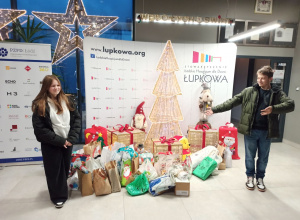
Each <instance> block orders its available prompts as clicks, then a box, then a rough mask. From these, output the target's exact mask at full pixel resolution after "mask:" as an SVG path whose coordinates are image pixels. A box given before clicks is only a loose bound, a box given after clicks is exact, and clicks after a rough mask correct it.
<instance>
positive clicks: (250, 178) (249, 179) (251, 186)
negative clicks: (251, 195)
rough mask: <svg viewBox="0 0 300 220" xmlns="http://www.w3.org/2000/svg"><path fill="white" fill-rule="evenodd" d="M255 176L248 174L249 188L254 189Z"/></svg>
mask: <svg viewBox="0 0 300 220" xmlns="http://www.w3.org/2000/svg"><path fill="white" fill-rule="evenodd" d="M253 180H254V178H253V176H248V177H247V182H246V187H247V189H249V190H254V187H255V186H254V182H253Z"/></svg>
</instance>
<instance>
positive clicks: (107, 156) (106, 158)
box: [100, 147, 112, 167]
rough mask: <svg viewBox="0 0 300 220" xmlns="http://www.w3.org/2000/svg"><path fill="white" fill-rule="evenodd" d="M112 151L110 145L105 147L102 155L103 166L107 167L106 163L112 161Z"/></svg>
mask: <svg viewBox="0 0 300 220" xmlns="http://www.w3.org/2000/svg"><path fill="white" fill-rule="evenodd" d="M111 153H112V152H111V151H110V150H109V148H108V147H103V149H102V152H101V157H100V162H101V167H105V164H106V163H108V162H109V161H110V158H111Z"/></svg>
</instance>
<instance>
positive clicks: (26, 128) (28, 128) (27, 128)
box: [25, 127, 33, 130]
mask: <svg viewBox="0 0 300 220" xmlns="http://www.w3.org/2000/svg"><path fill="white" fill-rule="evenodd" d="M31 129H33V127H25V130H31Z"/></svg>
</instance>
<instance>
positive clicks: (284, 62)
mask: <svg viewBox="0 0 300 220" xmlns="http://www.w3.org/2000/svg"><path fill="white" fill-rule="evenodd" d="M292 60H293V58H290V57H281V58H280V57H274V58H271V67H272V68H273V69H274V70H275V72H274V76H273V83H276V84H277V85H278V86H280V87H281V89H282V90H283V91H284V92H285V94H287V95H288V93H289V86H290V77H291V69H292ZM284 123H285V114H281V115H280V118H279V132H280V137H279V138H276V139H273V140H272V142H282V138H283V134H284Z"/></svg>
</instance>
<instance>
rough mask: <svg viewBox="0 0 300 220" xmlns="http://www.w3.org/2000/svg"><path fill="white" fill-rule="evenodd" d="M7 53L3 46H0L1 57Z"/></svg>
mask: <svg viewBox="0 0 300 220" xmlns="http://www.w3.org/2000/svg"><path fill="white" fill-rule="evenodd" d="M7 54H8V51H7V49H6V48H4V47H1V48H0V56H1V57H6V56H7Z"/></svg>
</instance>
